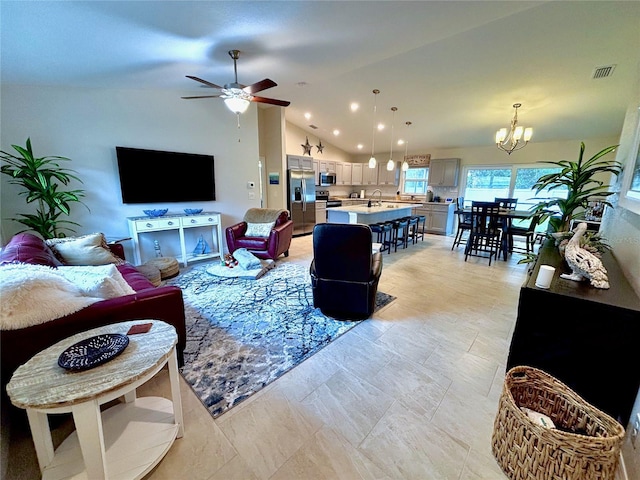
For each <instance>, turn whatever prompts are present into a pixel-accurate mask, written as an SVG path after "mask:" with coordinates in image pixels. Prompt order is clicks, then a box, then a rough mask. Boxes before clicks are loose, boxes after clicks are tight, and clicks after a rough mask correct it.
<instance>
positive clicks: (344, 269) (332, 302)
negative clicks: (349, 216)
mask: <svg viewBox="0 0 640 480" xmlns="http://www.w3.org/2000/svg"><path fill="white" fill-rule="evenodd" d="M371 243H372V239H371V229H370V228H369V227H368V226H367V225H351V224H341V223H340V224H339V223H322V224H318V225H316V226H315V227H314V229H313V261H312V263H311V268H310V273H311V286H312V290H313V306H314V307H316V308H319V309H320V310H321V311H322V313H324V314H325V315H328V316H331V317H334V318H337V319H341V320H360V319H365V318H369V317H370V316H371V314H372V313H373V310H374V308H375V304H376V292H377V291H378V281H379V279H380V274H381V273H382V254H381V253H379V252H378V253H375V254H374V253H372V249H371Z"/></svg>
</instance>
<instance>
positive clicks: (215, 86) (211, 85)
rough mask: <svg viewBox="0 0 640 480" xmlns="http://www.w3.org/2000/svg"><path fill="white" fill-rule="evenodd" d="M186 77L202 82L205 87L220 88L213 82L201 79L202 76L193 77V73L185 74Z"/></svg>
mask: <svg viewBox="0 0 640 480" xmlns="http://www.w3.org/2000/svg"><path fill="white" fill-rule="evenodd" d="M186 77H187V78H190V79H191V80H195V81H196V82H200V83H204V84H205V85H206V86H207V87H211V88H222V87H221V86H220V85H216V84H215V83H211V82H208V81H207V80H203V79H202V78H198V77H194V76H193V75H186Z"/></svg>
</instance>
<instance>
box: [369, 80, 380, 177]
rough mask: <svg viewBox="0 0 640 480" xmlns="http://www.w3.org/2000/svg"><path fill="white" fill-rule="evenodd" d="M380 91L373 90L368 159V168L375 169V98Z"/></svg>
mask: <svg viewBox="0 0 640 480" xmlns="http://www.w3.org/2000/svg"><path fill="white" fill-rule="evenodd" d="M379 93H380V90H378V89H377V88H376V89H375V90H373V134H372V136H371V158H369V168H376V164H377V162H376V157H375V156H374V151H375V145H376V98H377V97H378V94H379Z"/></svg>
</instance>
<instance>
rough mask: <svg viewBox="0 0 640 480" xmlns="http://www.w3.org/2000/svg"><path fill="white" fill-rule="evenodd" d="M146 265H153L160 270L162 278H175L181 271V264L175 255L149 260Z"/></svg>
mask: <svg viewBox="0 0 640 480" xmlns="http://www.w3.org/2000/svg"><path fill="white" fill-rule="evenodd" d="M145 265H153V266H154V267H156V268H157V269H158V270H160V277H161V278H162V280H166V279H167V278H173V277H175V276H176V275H178V274H179V273H180V264H179V263H178V260H176V259H175V258H173V257H158V258H152V259H151V260H147V261H146V262H145Z"/></svg>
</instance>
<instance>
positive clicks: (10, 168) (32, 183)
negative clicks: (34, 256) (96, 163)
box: [0, 138, 84, 240]
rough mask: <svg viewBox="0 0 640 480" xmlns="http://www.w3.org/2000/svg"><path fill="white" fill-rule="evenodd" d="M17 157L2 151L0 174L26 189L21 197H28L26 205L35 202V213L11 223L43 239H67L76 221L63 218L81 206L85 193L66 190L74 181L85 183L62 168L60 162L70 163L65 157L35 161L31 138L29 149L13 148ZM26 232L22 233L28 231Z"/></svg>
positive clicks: (24, 215)
mask: <svg viewBox="0 0 640 480" xmlns="http://www.w3.org/2000/svg"><path fill="white" fill-rule="evenodd" d="M12 147H13V148H14V149H15V150H16V152H18V155H13V154H11V153H8V152H5V151H0V159H2V160H3V161H4V165H2V167H0V171H1V172H2V173H4V174H5V175H8V176H9V177H11V180H9V183H11V184H14V185H19V186H21V187H23V188H24V191H21V192H20V193H19V194H20V195H24V196H25V197H26V201H27V203H32V202H36V212H35V213H20V214H18V217H17V218H13V219H12V220H14V221H16V222H19V223H21V224H23V225H25V226H26V227H27V228H26V229H25V230H33V231H35V232H37V233H38V234H40V235H41V236H42V238H44V239H45V240H46V239H49V238H55V237H59V236H64V233H63V230H67V231H71V232H73V229H71V228H70V227H69V225H78V224H77V223H76V222H72V221H70V220H66V219H61V218H60V216H61V215H62V214H64V215H66V216H68V215H69V213H70V211H71V204H72V203H73V202H79V203H82V201H81V200H80V198H81V197H84V190H77V189H76V190H63V189H62V188H61V185H65V186H66V185H68V184H69V183H70V182H71V181H72V180H76V181H78V182H80V183H82V180H80V179H79V178H78V177H77V176H76V175H75V173H76V172H75V171H74V170H70V169H67V168H63V167H61V166H60V163H61V162H63V161H71V160H70V159H69V158H66V157H57V156H47V157H41V158H36V157H35V155H34V154H33V149H32V148H31V139H30V138H27V144H26V147H21V146H19V145H12ZM25 230H23V231H25Z"/></svg>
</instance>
